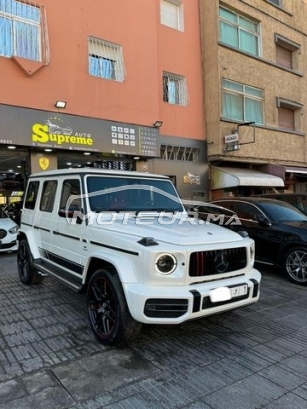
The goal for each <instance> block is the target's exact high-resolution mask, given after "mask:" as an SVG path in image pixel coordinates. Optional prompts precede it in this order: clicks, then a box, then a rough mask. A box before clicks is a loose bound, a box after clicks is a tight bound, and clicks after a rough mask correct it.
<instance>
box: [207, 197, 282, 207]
mask: <svg viewBox="0 0 307 409" xmlns="http://www.w3.org/2000/svg"><path fill="white" fill-rule="evenodd" d="M238 201H243V202H248V203H253V204H257V203H276V204H278V205H280V202H281V201H280V200H278V199H270V198H266V197H250V196H249V197H229V198H228V197H223V198H222V199H216V200H212V201H211V202H210V203H222V202H238Z"/></svg>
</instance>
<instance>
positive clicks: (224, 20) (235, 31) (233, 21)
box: [219, 7, 260, 56]
mask: <svg viewBox="0 0 307 409" xmlns="http://www.w3.org/2000/svg"><path fill="white" fill-rule="evenodd" d="M219 14H220V39H221V41H222V42H223V43H225V44H228V45H230V46H232V47H235V48H237V49H239V50H242V51H245V52H247V53H250V54H253V55H256V56H259V55H260V24H259V23H258V22H257V21H255V20H252V19H249V18H247V17H245V16H241V15H239V14H237V13H235V12H233V11H230V10H228V9H226V8H224V7H220V11H219Z"/></svg>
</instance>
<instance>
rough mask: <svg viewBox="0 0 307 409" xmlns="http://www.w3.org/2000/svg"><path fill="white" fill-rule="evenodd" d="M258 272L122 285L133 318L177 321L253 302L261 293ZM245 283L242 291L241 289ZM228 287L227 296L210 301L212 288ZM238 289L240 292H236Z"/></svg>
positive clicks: (152, 321) (172, 322) (165, 322)
mask: <svg viewBox="0 0 307 409" xmlns="http://www.w3.org/2000/svg"><path fill="white" fill-rule="evenodd" d="M260 282H261V274H260V273H259V271H257V270H256V269H253V270H252V272H251V274H249V275H244V276H238V277H232V278H228V279H224V280H219V281H212V282H206V283H201V284H194V285H191V286H182V287H175V286H164V287H158V286H145V285H140V284H128V285H124V288H125V292H126V297H127V302H128V307H129V310H130V313H131V315H132V316H133V318H134V319H135V320H136V321H139V322H142V323H146V324H180V323H182V322H184V321H187V320H191V319H196V318H202V317H206V316H210V315H214V314H218V313H221V312H225V311H230V310H233V309H236V308H241V307H245V306H248V305H251V304H254V303H256V302H257V301H258V299H259V296H260ZM246 286H247V291H245V292H244V293H243V294H242V293H241V291H240V290H241V289H243V288H245V289H246ZM221 287H223V288H227V289H230V290H232V293H235V292H237V294H235V295H233V296H232V297H231V298H230V299H224V300H223V299H222V300H219V301H217V302H214V301H212V298H211V297H210V294H211V293H212V290H216V289H218V288H221ZM237 290H239V291H237Z"/></svg>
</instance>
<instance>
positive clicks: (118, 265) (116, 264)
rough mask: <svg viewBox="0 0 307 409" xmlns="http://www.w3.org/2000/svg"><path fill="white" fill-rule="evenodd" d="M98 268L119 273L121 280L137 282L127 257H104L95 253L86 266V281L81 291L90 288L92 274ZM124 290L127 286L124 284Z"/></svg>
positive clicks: (122, 281) (84, 291)
mask: <svg viewBox="0 0 307 409" xmlns="http://www.w3.org/2000/svg"><path fill="white" fill-rule="evenodd" d="M98 269H105V270H108V271H110V272H111V273H112V274H117V275H118V277H119V280H120V282H121V283H122V284H123V283H126V282H135V281H136V277H135V274H134V271H133V269H132V266H131V265H130V263H129V262H128V260H127V259H124V258H121V257H118V256H116V257H114V258H110V257H102V255H99V254H93V255H92V256H91V257H90V258H89V259H88V261H87V265H86V266H85V274H84V281H83V285H82V289H81V292H83V293H86V292H87V289H88V284H89V281H90V279H91V277H92V275H93V274H94V273H95V271H97V270H98ZM123 289H124V292H125V288H124V286H123Z"/></svg>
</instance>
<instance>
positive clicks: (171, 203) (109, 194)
mask: <svg viewBox="0 0 307 409" xmlns="http://www.w3.org/2000/svg"><path fill="white" fill-rule="evenodd" d="M87 188H88V193H89V205H90V209H91V210H92V211H95V212H101V211H116V212H117V211H131V212H132V211H136V212H139V211H166V212H182V211H184V209H183V206H182V204H181V201H180V199H179V197H178V194H177V192H176V190H175V188H174V185H173V184H172V183H171V181H169V180H163V179H161V180H159V179H150V178H148V179H145V178H133V177H123V176H120V177H117V176H114V177H112V176H107V177H106V176H103V177H101V176H88V177H87Z"/></svg>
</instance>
